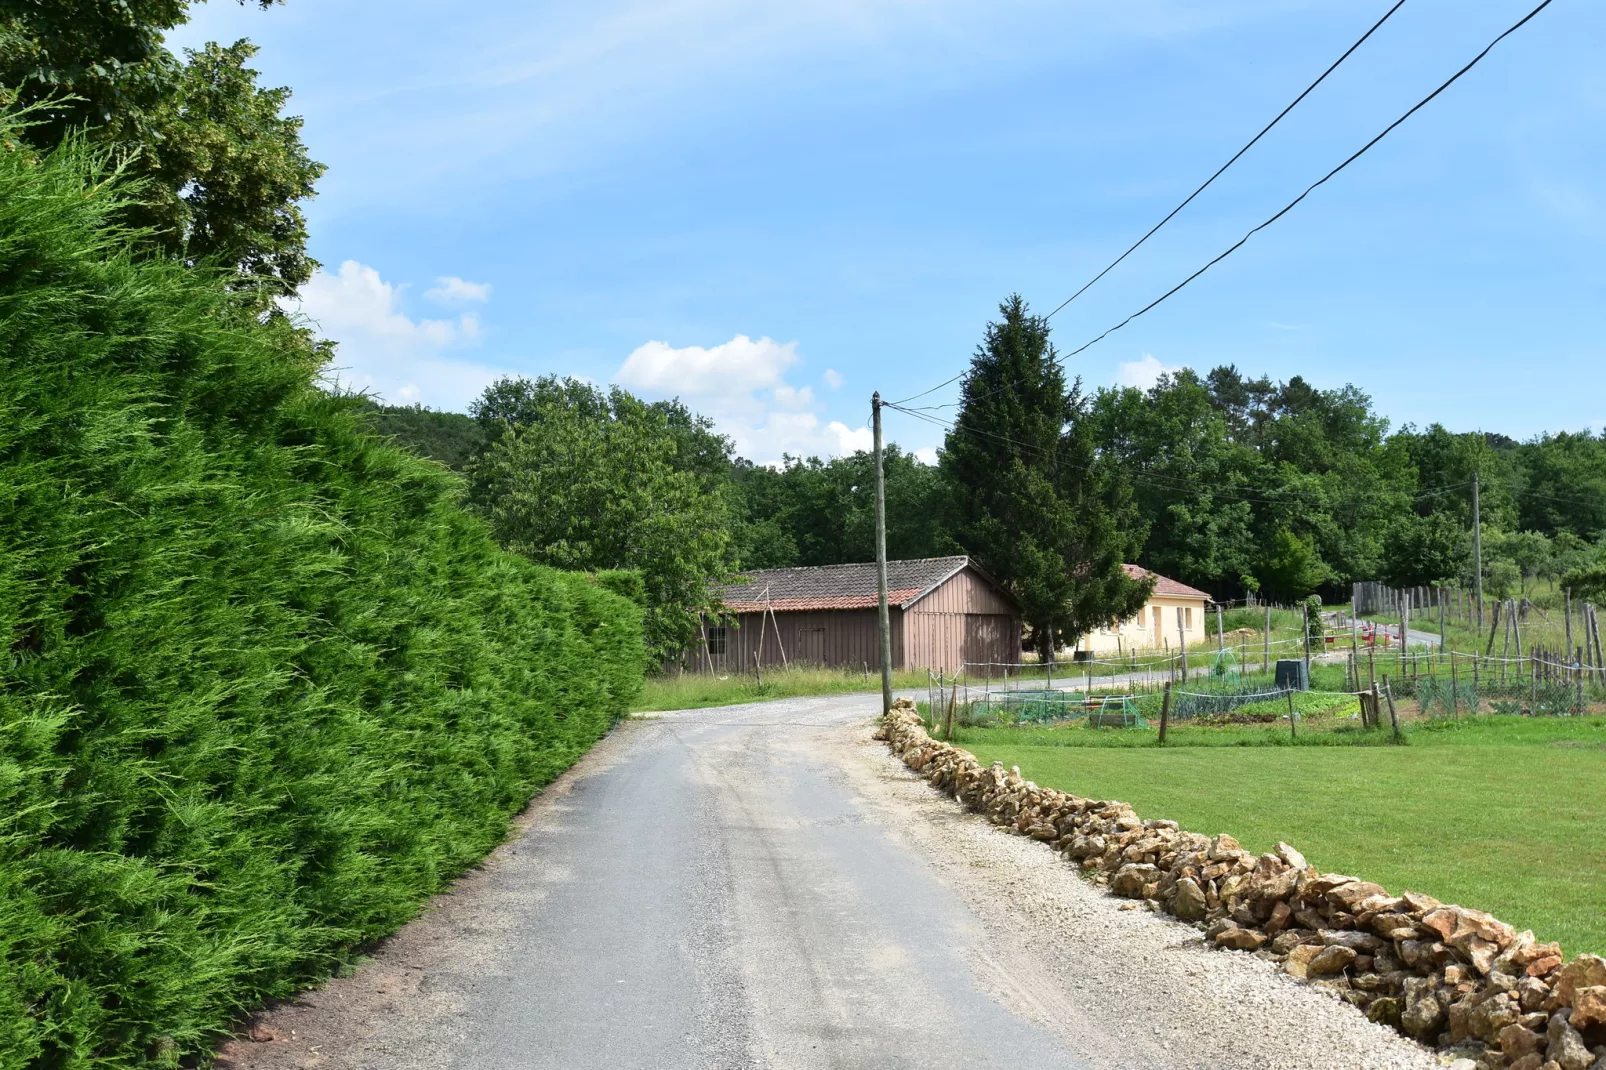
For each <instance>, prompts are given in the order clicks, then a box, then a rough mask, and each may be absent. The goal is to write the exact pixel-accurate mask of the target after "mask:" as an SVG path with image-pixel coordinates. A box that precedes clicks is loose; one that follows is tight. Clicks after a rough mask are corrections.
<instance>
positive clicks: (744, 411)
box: [614, 334, 872, 464]
mask: <svg viewBox="0 0 1606 1070" xmlns="http://www.w3.org/2000/svg"><path fill="white" fill-rule="evenodd" d="M798 361H799V358H798V355H797V343H796V342H777V341H775V340H774V339H773V338H769V337H763V338H757V339H754V338H751V337H749V336H747V335H745V334H739V335H737V336H736V337H734V338H732V339H731V340H730V341H728V342H721V343H720V344H719V345H715V346H706V347H705V346H682V347H679V348H677V347H675V346H672V345H670V344H669V343H668V342H660V341H656V340H654V341H650V342H647V343H645V344H643V345H640V346H638V347H636V349H635V350H634V351H632V352H631V354H630V355H629V356H628V357H626V358H625V362H624V364H623V365H621V366H620V368H619V371H618V373H617V374H616V375H615V376H614V381H615V382H617V383H618V384H619V385H620V386H622V387H625V388H626V389H628V390H631V391H634V392H636V393H639V394H642V395H644V396H646V397H648V398H653V399H657V398H670V397H679V398H681V399H682V400H683V401H685V402H686V404H687V405H688V406H689V407H690V408H691V409H693V410H694V411H696V412H699V413H701V414H702V415H704V416H707V417H709V418H710V419H712V420H713V421H714V426H715V427H716V429H717V430H718V431H719V432H720V433H721V434H724V435H729V436H730V437H731V439H732V440H733V441H734V442H735V443H736V452H737V453H739V454H741V455H742V456H743V457H747V458H749V459H750V460H753V461H756V462H758V463H760V464H774V463H776V462H778V461H780V460H781V458H782V456H783V455H785V454H791V455H793V456H805V457H806V456H811V455H817V456H824V457H839V456H842V455H843V454H848V453H853V452H855V451H857V450H864V449H869V448H870V447H871V444H872V443H871V433H870V429H869V428H868V427H864V426H860V427H849V426H848V425H847V424H844V423H842V422H841V421H839V420H831V421H826V420H825V419H824V418H823V417H822V416H821V414H820V411H819V405H818V404H817V402H816V399H815V396H814V390H813V388H812V387H809V386H794V385H792V384H791V383H790V382H788V381H787V373H788V372H789V371H790V370H792V369H793V368H794V367H795V366H796V365H797V364H798ZM831 374H834V373H829V374H827V375H826V377H825V380H826V383H827V384H828V385H832V386H833V387H834V385H835V384H832V383H831V377H830V376H831ZM839 378H840V377H839Z"/></svg>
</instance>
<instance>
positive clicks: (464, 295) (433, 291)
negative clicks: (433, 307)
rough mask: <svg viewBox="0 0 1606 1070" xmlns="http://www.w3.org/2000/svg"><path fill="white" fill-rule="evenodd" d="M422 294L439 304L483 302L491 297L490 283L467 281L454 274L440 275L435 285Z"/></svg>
mask: <svg viewBox="0 0 1606 1070" xmlns="http://www.w3.org/2000/svg"><path fill="white" fill-rule="evenodd" d="M424 296H425V297H427V298H429V299H430V300H431V301H434V302H435V303H436V304H440V305H466V304H470V303H479V304H483V303H484V302H486V301H489V300H490V299H491V284H490V283H488V282H469V281H468V280H467V279H460V278H458V277H457V276H456V275H442V276H441V277H440V278H438V279H436V280H435V285H434V286H432V287H431V288H430V289H428V290H425V291H424Z"/></svg>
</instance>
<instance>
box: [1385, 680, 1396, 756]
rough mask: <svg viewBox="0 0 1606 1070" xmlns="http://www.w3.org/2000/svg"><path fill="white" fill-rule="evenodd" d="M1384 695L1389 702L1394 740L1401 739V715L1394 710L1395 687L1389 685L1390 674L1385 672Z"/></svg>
mask: <svg viewBox="0 0 1606 1070" xmlns="http://www.w3.org/2000/svg"><path fill="white" fill-rule="evenodd" d="M1383 697H1384V698H1386V699H1388V703H1389V724H1390V725H1391V726H1393V729H1394V742H1396V743H1398V742H1399V741H1400V715H1399V714H1398V713H1396V712H1395V710H1394V689H1393V688H1392V687H1390V686H1389V678H1388V674H1387V673H1384V674H1383Z"/></svg>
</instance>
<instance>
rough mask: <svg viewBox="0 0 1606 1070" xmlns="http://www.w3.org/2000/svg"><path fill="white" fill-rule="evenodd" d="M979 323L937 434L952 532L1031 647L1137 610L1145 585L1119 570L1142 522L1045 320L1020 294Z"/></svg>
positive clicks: (1137, 543)
mask: <svg viewBox="0 0 1606 1070" xmlns="http://www.w3.org/2000/svg"><path fill="white" fill-rule="evenodd" d="M999 311H1000V313H1001V314H1002V316H1003V318H1002V320H1000V321H999V322H997V323H989V324H988V325H987V331H986V335H985V337H984V339H983V341H982V344H981V345H980V346H979V347H977V350H976V354H975V356H974V357H973V358H972V360H971V367H970V373H969V374H968V375H967V376H966V378H965V382H964V387H963V390H962V392H961V395H960V406H959V416H958V418H957V419H956V420H955V423H954V427H953V430H952V431H950V432H949V434H948V436H947V442H946V445H945V447H944V452H943V457H942V468H943V474H944V476H945V478H946V479H947V480H948V482H949V485H950V488H951V496H952V502H953V508H954V517H953V522H954V536H955V538H956V539H957V541H958V542H959V544H960V545H961V546H964V547H965V548H966V550H967V551H968V552H969V553H970V554H971V556H972V557H973V558H974V559H975V560H976V562H977V563H978V564H979V565H981V567H982V568H984V569H986V570H987V571H988V572H990V573H992V574H993V575H994V576H995V577H996V578H997V579H998V580H999V581H1000V582H1001V583H1003V584H1004V585H1005V586H1006V587H1008V589H1009V590H1010V591H1011V592H1012V593H1013V594H1014V595H1015V597H1016V599H1018V600H1019V602H1020V604H1021V607H1022V610H1023V611H1024V616H1025V619H1026V622H1027V624H1029V625H1030V626H1031V628H1032V632H1033V640H1034V642H1035V643H1036V644H1037V646H1038V649H1039V650H1040V651H1042V652H1044V653H1047V652H1048V650H1049V649H1050V646H1051V644H1053V645H1059V644H1061V643H1066V642H1074V641H1075V640H1076V639H1077V638H1079V637H1080V636H1082V635H1085V634H1086V633H1087V632H1089V631H1091V630H1093V629H1094V628H1097V627H1101V626H1103V625H1106V624H1109V623H1110V622H1112V621H1115V620H1123V619H1126V618H1128V617H1130V616H1132V615H1133V614H1134V613H1136V612H1137V611H1138V610H1139V609H1141V608H1142V607H1143V604H1144V602H1145V601H1146V600H1147V599H1148V595H1149V591H1150V589H1151V586H1152V585H1151V583H1149V582H1145V581H1138V580H1134V579H1132V578H1131V577H1130V576H1128V575H1127V573H1126V570H1125V569H1124V568H1123V567H1122V565H1123V563H1124V562H1126V561H1128V560H1130V559H1131V558H1133V557H1135V556H1136V554H1137V552H1138V550H1139V549H1141V547H1142V546H1143V539H1144V534H1145V532H1144V530H1143V528H1142V524H1141V521H1140V519H1139V516H1138V513H1137V510H1136V509H1135V508H1134V507H1133V505H1132V500H1131V494H1130V491H1129V488H1128V487H1127V485H1126V483H1125V481H1124V480H1123V479H1122V478H1121V475H1120V473H1119V472H1118V471H1117V470H1116V469H1115V467H1114V466H1113V465H1111V464H1108V463H1106V462H1105V461H1104V460H1103V459H1102V458H1101V457H1100V456H1099V453H1098V450H1097V448H1096V435H1095V432H1094V428H1093V424H1092V421H1091V420H1090V419H1088V418H1087V416H1088V414H1087V398H1086V397H1085V396H1084V395H1083V393H1082V384H1081V380H1080V379H1078V380H1076V381H1075V382H1073V383H1071V384H1070V386H1069V387H1068V388H1067V385H1066V382H1065V373H1064V370H1063V369H1062V368H1061V367H1060V365H1059V362H1058V359H1057V358H1056V356H1055V354H1054V347H1053V345H1052V344H1051V343H1050V341H1049V330H1048V324H1047V322H1046V321H1045V320H1044V319H1043V318H1042V317H1040V316H1034V315H1032V314H1031V312H1030V310H1029V309H1028V308H1027V306H1026V302H1025V301H1023V300H1022V299H1021V298H1020V297H1019V296H1018V295H1015V296H1011V297H1010V298H1009V300H1008V301H1005V302H1004V303H1003V304H1002V305H1000V306H999Z"/></svg>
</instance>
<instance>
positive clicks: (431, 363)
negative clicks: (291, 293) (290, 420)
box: [286, 260, 503, 411]
mask: <svg viewBox="0 0 1606 1070" xmlns="http://www.w3.org/2000/svg"><path fill="white" fill-rule="evenodd" d="M440 281H441V282H442V283H443V284H444V283H446V282H448V281H455V282H462V280H461V279H454V280H448V279H441V280H440ZM465 285H467V286H470V287H473V286H475V285H477V284H474V283H468V284H465ZM402 289H403V288H402V287H399V286H397V285H395V284H393V283H389V282H386V281H385V280H384V279H382V278H381V277H380V275H379V272H378V270H377V269H375V268H372V267H369V266H368V265H366V264H361V263H358V262H357V261H355V260H347V261H345V262H344V263H342V264H341V265H340V270H339V271H337V272H334V273H330V272H328V271H325V270H323V269H321V268H320V269H319V270H318V271H317V272H315V273H314V274H313V276H312V278H311V279H310V280H309V281H308V282H307V284H306V285H305V286H303V287H302V288H301V295H300V299H299V300H298V301H295V302H291V303H289V304H287V306H286V307H287V310H288V311H290V312H293V313H300V314H301V315H303V316H305V317H306V318H307V319H308V320H310V321H311V322H312V324H313V326H314V328H315V329H316V330H317V332H318V334H319V335H321V336H322V337H324V338H328V339H329V340H331V341H333V342H336V343H337V344H338V348H337V349H336V351H335V358H334V360H333V361H332V362H331V364H330V365H329V367H327V368H326V369H324V378H325V380H326V381H327V382H329V383H330V384H331V385H338V386H339V387H341V388H342V389H346V390H359V391H363V392H365V393H370V394H373V395H375V396H376V397H378V398H380V399H382V400H384V401H386V402H388V403H390V404H393V405H411V404H414V403H416V402H422V403H425V404H428V405H429V406H430V407H431V408H437V409H451V410H456V411H462V410H463V409H465V408H466V407H467V405H468V403H469V402H470V401H472V400H473V399H475V398H477V397H479V395H480V394H481V393H482V392H483V391H484V389H485V387H486V386H487V385H489V384H490V383H491V381H492V380H494V379H495V378H497V376H499V375H501V374H503V373H502V372H501V370H499V369H496V368H491V367H488V366H486V365H483V364H479V363H477V362H474V361H467V360H462V359H458V358H456V357H453V356H451V355H450V354H451V353H452V352H454V351H456V350H461V349H465V348H470V347H473V346H476V345H478V344H479V342H480V339H481V335H482V332H481V329H480V321H479V317H478V316H477V315H476V314H475V313H473V312H464V313H461V314H460V315H458V316H456V317H454V318H451V319H413V318H412V317H410V316H408V315H407V314H406V313H405V312H404V311H403V310H402ZM489 292H490V288H489V287H488V286H487V287H485V298H481V300H483V299H486V298H488V297H489Z"/></svg>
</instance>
